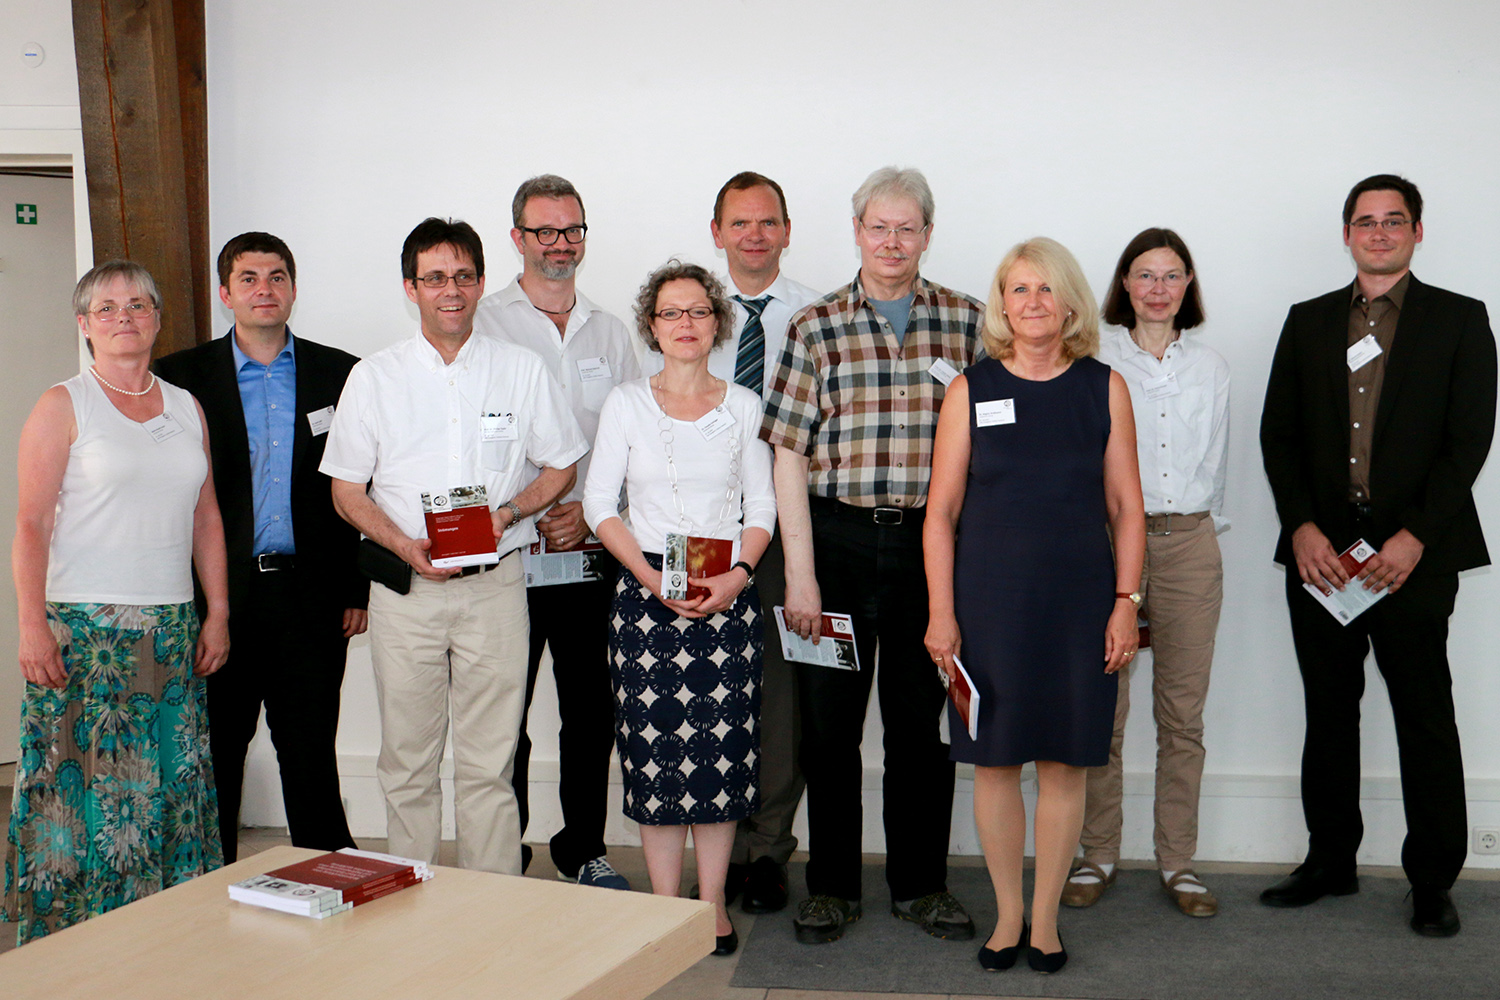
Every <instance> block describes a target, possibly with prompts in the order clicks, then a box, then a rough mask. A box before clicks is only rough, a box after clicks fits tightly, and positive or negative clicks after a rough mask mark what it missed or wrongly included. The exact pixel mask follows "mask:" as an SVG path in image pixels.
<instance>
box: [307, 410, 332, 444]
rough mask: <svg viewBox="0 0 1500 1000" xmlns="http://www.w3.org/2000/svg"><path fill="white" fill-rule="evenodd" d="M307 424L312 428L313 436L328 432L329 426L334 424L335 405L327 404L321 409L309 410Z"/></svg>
mask: <svg viewBox="0 0 1500 1000" xmlns="http://www.w3.org/2000/svg"><path fill="white" fill-rule="evenodd" d="M307 426H309V427H311V428H312V436H313V437H321V436H322V435H324V434H327V433H328V428H330V427H332V426H333V407H331V406H325V407H323V408H322V409H321V410H309V411H308V413H307Z"/></svg>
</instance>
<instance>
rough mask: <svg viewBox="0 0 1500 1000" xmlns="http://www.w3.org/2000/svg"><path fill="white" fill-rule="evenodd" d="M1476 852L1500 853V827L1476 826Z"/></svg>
mask: <svg viewBox="0 0 1500 1000" xmlns="http://www.w3.org/2000/svg"><path fill="white" fill-rule="evenodd" d="M1474 853H1475V854H1500V829H1496V828H1495V827H1492V826H1476V827H1475V828H1474Z"/></svg>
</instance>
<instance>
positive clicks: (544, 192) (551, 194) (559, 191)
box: [510, 174, 589, 229]
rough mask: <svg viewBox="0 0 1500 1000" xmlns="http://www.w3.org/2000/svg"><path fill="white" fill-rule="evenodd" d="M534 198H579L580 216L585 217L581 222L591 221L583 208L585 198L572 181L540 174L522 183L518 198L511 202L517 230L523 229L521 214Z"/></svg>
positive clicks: (511, 217)
mask: <svg viewBox="0 0 1500 1000" xmlns="http://www.w3.org/2000/svg"><path fill="white" fill-rule="evenodd" d="M533 198H577V199H578V214H579V215H581V216H583V218H582V219H580V220H579V221H581V222H587V221H589V216H588V212H586V211H584V208H583V196H582V195H580V194H579V193H578V189H577V188H575V187H574V186H573V183H572V182H571V181H569V180H566V179H565V178H562V177H559V176H557V175H556V174H538V175H537V176H535V177H533V178H531V179H530V180H527V181H522V182H521V186H520V187H518V188H516V196H515V197H514V198H512V199H511V200H510V221H511V225H513V226H515V227H516V228H517V229H520V228H521V214H522V213H523V212H525V211H526V203H527V202H528V201H530V200H531V199H533Z"/></svg>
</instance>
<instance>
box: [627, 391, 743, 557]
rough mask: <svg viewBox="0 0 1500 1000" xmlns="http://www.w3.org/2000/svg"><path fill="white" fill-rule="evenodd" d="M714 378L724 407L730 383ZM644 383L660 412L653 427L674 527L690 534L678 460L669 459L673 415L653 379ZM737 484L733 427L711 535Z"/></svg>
mask: <svg viewBox="0 0 1500 1000" xmlns="http://www.w3.org/2000/svg"><path fill="white" fill-rule="evenodd" d="M659 377H660V376H658V378H659ZM715 381H717V382H718V383H719V384H720V385H722V386H723V387H724V389H723V391H722V392H721V393H720V394H719V406H723V405H724V400H726V399H727V398H729V383H728V382H726V381H724V380H723V379H721V378H716V379H715ZM647 384H648V385H650V386H651V398H652V401H653V402H655V403H656V407H657V409H658V410H660V411H661V417H660V418H659V419H658V420H657V422H656V426H657V429H658V430H659V431H660V432H661V443H662V447H663V449H664V450H665V451H666V453H667V482H669V483H671V484H672V506H674V507H675V508H677V526H678V527H679V528H681V529H682V533H683V534H685V535H692V534H694V533H695V532H694V531H693V522H692V521H691V520H690V519H689V518H688V516H687V511H686V510H684V509H683V507H682V496H681V494H679V493H678V492H677V463H676V462H675V461H673V459H672V441H673V437H674V434H673V431H672V418H671V417H670V416H668V415H667V408H666V406H665V404H663V402H662V401H661V399H659V398H658V395H657V394H658V393H660V392H661V387H660V386H659V385H657V384H656V383H655V382H648V383H647ZM705 416H706V414H705ZM698 419H699V420H702V419H703V418H702V417H699V418H698ZM693 422H696V421H693ZM739 485H740V438H739V435H738V434H735V433H734V430H733V428H731V429H730V431H729V475H728V476H727V477H726V479H725V482H724V503H723V506H721V507H720V508H719V520H718V521H717V522H716V523H715V524H714V526H713V528H712V529H711V531H710V535H712V533H713V532H717V531H718V530H719V528H720V527H721V526H722V525H723V524H724V519H725V518H726V517H728V516H729V509H730V507H732V506H733V505H734V494H735V491H736V490H738V489H739Z"/></svg>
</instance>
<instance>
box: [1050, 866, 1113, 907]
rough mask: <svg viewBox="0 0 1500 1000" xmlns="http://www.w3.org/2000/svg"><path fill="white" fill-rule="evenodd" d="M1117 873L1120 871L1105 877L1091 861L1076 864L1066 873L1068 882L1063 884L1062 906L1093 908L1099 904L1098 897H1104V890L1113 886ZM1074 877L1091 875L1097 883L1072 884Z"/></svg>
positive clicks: (1100, 869)
mask: <svg viewBox="0 0 1500 1000" xmlns="http://www.w3.org/2000/svg"><path fill="white" fill-rule="evenodd" d="M1119 871H1120V869H1119V868H1116V869H1115V870H1114V871H1112V872H1110V873H1109V874H1108V875H1106V874H1104V869H1103V868H1100V867H1099V866H1098V865H1096V864H1094V863H1093V862H1092V861H1080V862H1078V864H1076V865H1074V866H1073V870H1072V871H1071V872H1069V873H1068V880H1067V881H1066V882H1064V883H1063V891H1062V904H1063V905H1064V906H1076V907H1080V908H1082V907H1085V906H1093V905H1094V904H1095V903H1097V902H1099V897H1100V896H1102V895H1104V890H1105V889H1108V888H1109V887H1110V886H1112V885H1114V884H1115V876H1116V875H1117V874H1119ZM1075 875H1092V876H1094V878H1095V879H1097V881H1094V882H1074V881H1073V877H1074V876H1075Z"/></svg>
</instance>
